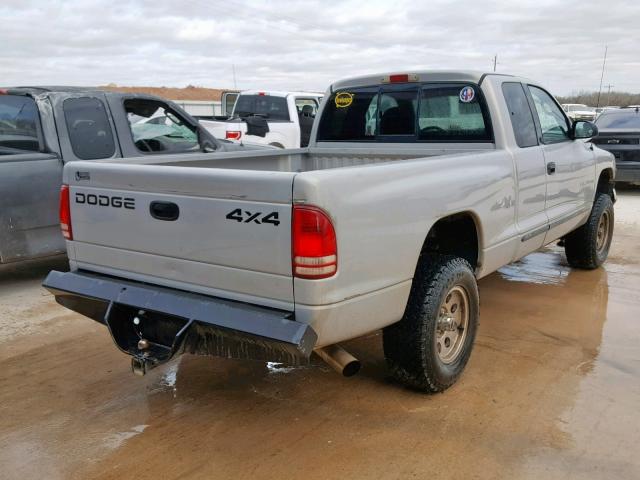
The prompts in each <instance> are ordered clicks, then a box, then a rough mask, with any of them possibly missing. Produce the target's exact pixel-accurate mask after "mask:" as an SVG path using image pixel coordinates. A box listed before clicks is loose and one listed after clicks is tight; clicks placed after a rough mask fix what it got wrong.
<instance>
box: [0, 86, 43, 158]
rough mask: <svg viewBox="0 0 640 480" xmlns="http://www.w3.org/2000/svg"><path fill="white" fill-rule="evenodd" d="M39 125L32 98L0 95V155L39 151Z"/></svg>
mask: <svg viewBox="0 0 640 480" xmlns="http://www.w3.org/2000/svg"><path fill="white" fill-rule="evenodd" d="M39 125H40V116H39V114H38V107H37V106H36V102H35V101H34V99H33V98H31V97H28V96H26V95H0V155H9V154H19V153H27V152H38V151H40V149H41V148H40V139H39V133H38V130H39Z"/></svg>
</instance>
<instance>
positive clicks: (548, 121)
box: [529, 85, 569, 143]
mask: <svg viewBox="0 0 640 480" xmlns="http://www.w3.org/2000/svg"><path fill="white" fill-rule="evenodd" d="M529 91H530V92H531V97H532V98H533V104H534V105H535V107H536V113H537V114H538V119H539V121H540V129H541V130H542V143H558V142H564V141H565V140H569V124H568V123H567V119H566V118H565V116H564V115H563V113H562V110H561V109H560V108H559V107H558V105H557V104H556V102H554V100H553V98H551V95H549V94H548V93H547V92H545V91H544V90H542V89H541V88H538V87H534V86H532V85H529Z"/></svg>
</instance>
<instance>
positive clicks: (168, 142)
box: [124, 98, 202, 153]
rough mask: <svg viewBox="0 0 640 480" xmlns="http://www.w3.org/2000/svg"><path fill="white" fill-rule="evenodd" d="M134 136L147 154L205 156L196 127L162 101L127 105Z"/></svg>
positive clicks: (139, 147)
mask: <svg viewBox="0 0 640 480" xmlns="http://www.w3.org/2000/svg"><path fill="white" fill-rule="evenodd" d="M124 110H125V113H126V114H127V120H129V127H130V128H131V136H132V137H133V143H134V144H135V146H136V148H137V149H138V150H140V151H141V152H145V153H185V152H201V151H202V148H201V146H200V143H199V141H198V134H197V132H196V129H195V127H192V126H191V125H189V124H188V123H187V122H186V120H184V119H183V118H182V117H181V116H180V115H179V114H178V113H176V112H175V111H173V110H172V109H171V108H169V106H167V105H166V104H165V103H163V102H160V101H158V100H147V99H140V98H132V99H127V100H125V101H124Z"/></svg>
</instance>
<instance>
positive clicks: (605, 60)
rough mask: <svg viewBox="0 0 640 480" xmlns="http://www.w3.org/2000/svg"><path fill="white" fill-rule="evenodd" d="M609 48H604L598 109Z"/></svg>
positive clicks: (598, 102)
mask: <svg viewBox="0 0 640 480" xmlns="http://www.w3.org/2000/svg"><path fill="white" fill-rule="evenodd" d="M608 49H609V47H608V46H607V45H605V46H604V59H603V60H602V74H601V75H600V89H599V90H598V101H597V102H596V108H598V107H599V106H600V94H601V93H602V80H603V79H604V66H605V64H606V63H607V50H608Z"/></svg>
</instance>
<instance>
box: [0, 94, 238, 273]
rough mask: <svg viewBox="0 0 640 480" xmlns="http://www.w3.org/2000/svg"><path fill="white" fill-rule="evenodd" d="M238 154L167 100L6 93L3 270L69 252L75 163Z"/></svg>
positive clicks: (1, 141)
mask: <svg viewBox="0 0 640 480" xmlns="http://www.w3.org/2000/svg"><path fill="white" fill-rule="evenodd" d="M238 149H243V147H241V146H239V145H236V144H233V143H231V142H227V141H220V140H217V139H215V138H214V137H213V136H212V135H211V134H210V133H209V132H207V131H206V130H205V129H203V128H202V127H200V126H199V125H198V123H197V121H196V120H194V119H193V118H192V117H191V116H189V115H188V114H187V113H185V112H184V111H183V110H182V109H181V108H180V107H178V106H177V105H175V104H173V103H172V102H168V101H166V100H163V99H161V98H159V97H154V96H151V95H140V94H122V93H113V92H106V91H101V90H97V89H88V88H77V87H16V88H7V89H0V205H1V208H0V263H6V262H13V261H17V260H25V259H29V258H35V257H41V256H46V255H54V254H57V253H62V252H64V251H65V244H64V239H63V237H62V235H61V234H60V228H59V226H58V224H59V221H58V197H59V192H60V184H61V182H62V168H63V166H64V165H65V164H66V163H68V162H73V161H76V160H92V161H95V160H98V159H115V158H128V157H140V156H154V155H157V154H159V153H163V154H180V155H186V156H187V157H188V156H189V155H193V154H197V153H198V152H200V153H202V152H205V151H206V152H213V151H215V152H228V151H235V150H238ZM181 158H184V156H183V157H181Z"/></svg>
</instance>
